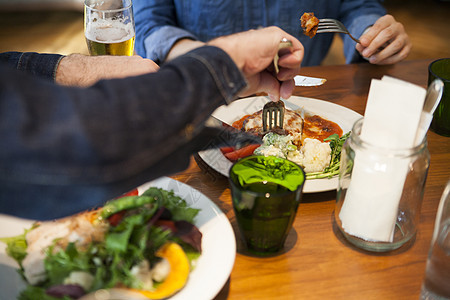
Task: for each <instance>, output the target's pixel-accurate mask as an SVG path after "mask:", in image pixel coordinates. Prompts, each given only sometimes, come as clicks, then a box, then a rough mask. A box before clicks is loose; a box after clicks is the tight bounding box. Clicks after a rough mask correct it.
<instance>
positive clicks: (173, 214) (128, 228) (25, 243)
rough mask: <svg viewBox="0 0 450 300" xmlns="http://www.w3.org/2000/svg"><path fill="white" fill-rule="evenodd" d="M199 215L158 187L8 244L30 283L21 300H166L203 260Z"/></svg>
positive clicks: (34, 229) (46, 225) (44, 226)
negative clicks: (128, 298) (103, 292)
mask: <svg viewBox="0 0 450 300" xmlns="http://www.w3.org/2000/svg"><path fill="white" fill-rule="evenodd" d="M198 212H199V210H198V209H194V208H190V207H189V206H188V205H187V203H186V202H185V200H183V199H182V198H180V197H178V196H176V195H175V194H174V193H173V191H166V190H163V189H160V188H155V187H151V188H149V189H148V190H147V191H145V192H144V193H143V194H142V195H137V190H136V192H135V193H134V192H133V193H129V194H128V195H127V196H124V197H121V198H117V199H114V200H112V201H110V202H108V203H106V204H105V206H103V207H102V208H100V209H97V210H94V211H88V212H85V213H82V214H79V215H75V216H72V217H69V218H65V219H61V220H57V221H54V222H43V223H36V224H35V225H34V226H33V227H32V228H30V229H27V230H26V231H25V232H24V233H23V234H22V235H19V236H16V237H10V238H1V239H0V241H3V242H5V243H6V244H7V248H6V251H7V254H8V255H9V256H11V257H12V258H13V259H15V260H16V261H17V262H18V264H19V266H20V269H19V273H20V274H21V275H22V276H23V278H24V279H25V280H26V282H27V283H28V285H27V287H26V289H25V290H23V291H22V292H21V294H20V296H19V299H42V300H47V299H48V300H53V299H78V298H80V297H82V296H83V295H85V294H88V293H90V292H93V291H96V290H99V289H111V288H121V289H126V290H130V291H133V292H137V293H140V295H144V296H146V297H148V298H151V299H162V298H167V297H169V296H171V295H173V294H174V293H176V292H177V291H179V290H180V289H181V288H183V286H184V285H185V284H186V282H187V279H188V277H189V273H190V271H191V270H192V269H193V267H194V263H195V260H196V259H197V258H198V257H199V256H200V255H201V239H202V234H201V232H200V231H199V230H198V228H197V227H196V226H195V225H194V219H195V217H196V216H197V214H198ZM49 237H51V238H49ZM46 239H48V240H49V242H48V243H45V240H46Z"/></svg>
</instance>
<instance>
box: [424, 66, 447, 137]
mask: <svg viewBox="0 0 450 300" xmlns="http://www.w3.org/2000/svg"><path fill="white" fill-rule="evenodd" d="M436 78H439V79H441V80H442V81H443V82H444V93H443V94H442V99H441V101H440V103H439V105H438V107H437V108H436V111H435V112H434V114H433V121H432V122H431V126H430V129H431V130H432V131H434V132H436V133H437V134H439V135H443V136H450V58H441V59H438V60H435V61H434V62H432V63H431V64H430V65H429V67H428V85H429V84H431V82H433V80H435V79H436Z"/></svg>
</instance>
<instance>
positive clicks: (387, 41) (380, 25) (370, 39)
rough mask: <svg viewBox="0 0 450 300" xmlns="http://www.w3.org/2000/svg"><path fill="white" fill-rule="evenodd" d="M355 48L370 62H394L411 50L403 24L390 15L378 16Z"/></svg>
mask: <svg viewBox="0 0 450 300" xmlns="http://www.w3.org/2000/svg"><path fill="white" fill-rule="evenodd" d="M359 40H360V41H361V44H357V45H356V50H357V51H358V52H359V53H360V54H361V55H362V56H363V57H366V58H368V59H369V62H370V63H372V64H378V65H387V64H394V63H397V62H399V61H401V60H403V59H405V58H406V57H407V56H408V54H409V51H410V50H411V42H410V40H409V37H408V34H407V33H406V32H405V28H404V27H403V25H402V24H401V23H399V22H397V21H395V19H394V17H393V16H391V15H385V16H383V17H381V18H379V19H378V20H377V21H376V22H375V24H374V25H373V26H372V27H371V28H370V29H369V30H367V32H366V33H365V34H363V35H362V36H361V37H360V39H359Z"/></svg>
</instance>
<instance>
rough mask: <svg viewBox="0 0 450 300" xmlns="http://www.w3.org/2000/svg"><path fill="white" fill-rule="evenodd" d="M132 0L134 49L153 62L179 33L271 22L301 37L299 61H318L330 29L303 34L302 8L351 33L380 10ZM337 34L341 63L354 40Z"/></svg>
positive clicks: (299, 0)
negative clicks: (302, 51) (341, 49)
mask: <svg viewBox="0 0 450 300" xmlns="http://www.w3.org/2000/svg"><path fill="white" fill-rule="evenodd" d="M133 5H134V14H135V22H136V51H137V53H138V54H139V55H141V56H144V57H147V58H150V59H152V60H154V61H156V62H157V63H161V62H163V61H164V60H165V58H166V57H167V54H168V52H169V51H170V49H171V48H172V46H173V44H174V43H175V42H176V41H178V40H180V39H182V38H190V39H194V40H200V41H205V42H206V41H209V40H211V39H213V38H215V37H218V36H222V35H228V34H231V33H235V32H240V31H245V30H249V29H256V28H258V27H261V26H262V27H267V26H271V25H275V26H278V27H280V28H282V29H283V30H285V31H286V32H288V33H289V34H291V35H293V36H295V37H297V38H298V39H299V40H300V41H301V42H302V44H303V46H304V47H305V56H304V60H303V63H302V65H303V66H310V65H319V64H320V63H321V62H322V60H323V59H324V57H325V56H326V54H327V52H328V50H329V48H330V45H331V42H332V40H333V34H332V33H324V34H318V35H316V36H315V37H314V38H309V37H307V36H305V35H304V34H303V31H302V29H301V26H300V20H299V19H300V17H301V16H302V14H303V13H304V12H314V13H315V15H316V16H317V17H318V18H334V19H339V20H341V21H342V22H343V23H344V24H345V26H346V27H347V28H348V29H349V31H350V32H351V33H352V34H353V35H354V36H356V37H359V36H361V34H362V33H363V32H364V30H365V29H366V28H367V27H369V26H370V25H373V24H374V23H375V21H376V20H377V19H378V18H379V17H381V16H383V15H384V14H385V13H386V11H385V9H384V8H383V7H382V5H381V4H380V3H379V1H378V0H276V1H261V0H234V1H231V0H228V1H227V0H225V1H213V0H134V2H133ZM343 38H344V54H345V56H346V61H347V63H351V62H356V61H358V60H359V59H360V56H359V54H358V52H357V51H355V42H354V41H353V40H351V39H350V38H349V37H348V36H343Z"/></svg>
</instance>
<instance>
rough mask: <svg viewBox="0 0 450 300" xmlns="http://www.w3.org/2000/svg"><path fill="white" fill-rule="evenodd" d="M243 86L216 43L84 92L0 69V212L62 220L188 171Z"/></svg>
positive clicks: (237, 74) (230, 63) (236, 70)
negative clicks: (207, 129)
mask: <svg viewBox="0 0 450 300" xmlns="http://www.w3.org/2000/svg"><path fill="white" fill-rule="evenodd" d="M25 85H26V86H27V88H26V89H23V86H25ZM245 86H246V82H245V79H244V77H243V76H242V74H241V72H240V71H239V69H238V68H237V67H236V66H235V65H234V63H233V61H232V60H231V59H230V57H229V56H228V55H227V54H226V53H225V52H223V51H222V50H220V49H219V48H215V47H211V46H208V47H202V48H199V49H196V50H194V51H191V52H189V53H187V54H186V55H184V56H181V57H179V58H177V59H175V60H173V61H172V62H170V63H167V64H164V65H163V66H162V67H161V69H160V70H159V71H158V72H157V73H152V74H146V75H142V76H137V77H131V78H125V79H114V80H104V81H100V82H98V83H97V84H95V85H94V86H92V87H90V88H85V89H81V88H75V87H64V86H59V85H56V84H54V83H52V82H49V81H46V80H39V79H37V78H35V77H33V76H27V75H26V74H23V73H21V72H17V71H13V70H11V69H8V68H5V67H3V65H0V108H1V110H0V138H1V140H2V145H3V146H2V147H0V213H7V214H14V215H17V216H21V217H27V218H34V219H51V218H56V217H62V216H66V215H69V214H72V213H76V212H79V211H82V210H85V209H90V208H93V207H95V206H98V205H100V204H102V203H103V202H104V201H106V200H108V199H111V198H113V197H116V196H118V195H120V194H122V193H124V192H126V191H127V190H129V189H131V188H134V187H136V186H138V185H140V184H143V183H145V182H146V181H149V180H152V179H154V178H157V177H160V176H163V175H170V174H173V173H175V172H178V171H181V170H183V169H185V168H186V167H187V166H188V164H189V161H190V157H191V154H192V153H195V152H196V151H199V150H201V147H204V146H205V144H204V143H206V142H207V140H206V139H205V138H203V137H202V133H203V130H204V122H205V120H206V119H207V118H208V117H209V116H210V114H211V113H212V112H213V110H214V109H216V108H217V107H218V106H220V105H222V104H226V103H227V102H228V101H231V100H233V99H234V98H236V95H237V94H238V93H239V92H240V91H241V90H242V89H243V88H244V87H245Z"/></svg>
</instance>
